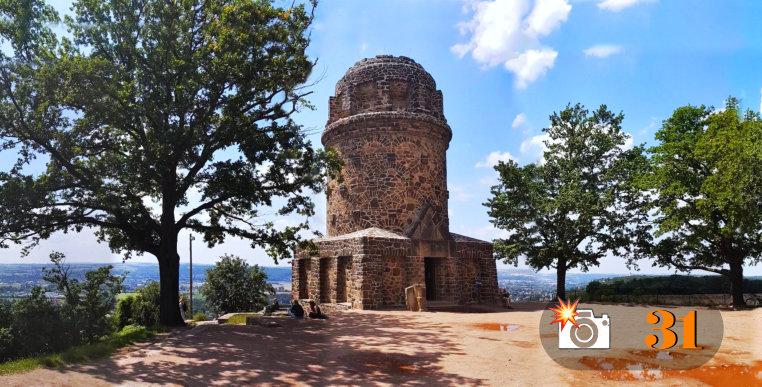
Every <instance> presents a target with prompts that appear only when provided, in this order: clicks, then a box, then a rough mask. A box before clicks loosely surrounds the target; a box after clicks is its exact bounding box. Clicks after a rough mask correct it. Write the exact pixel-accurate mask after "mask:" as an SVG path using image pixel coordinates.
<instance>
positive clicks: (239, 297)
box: [201, 255, 275, 314]
mask: <svg viewBox="0 0 762 387" xmlns="http://www.w3.org/2000/svg"><path fill="white" fill-rule="evenodd" d="M201 294H202V295H203V296H204V298H206V303H207V305H209V306H210V307H211V308H212V310H214V311H215V312H216V313H218V314H224V313H231V312H254V311H258V310H260V309H262V308H263V307H264V306H265V305H267V303H268V302H267V300H268V295H273V294H275V289H274V288H273V287H272V285H270V284H269V283H268V282H267V274H265V272H264V270H262V269H261V268H260V267H259V266H257V265H254V266H249V265H248V264H247V263H246V261H244V260H243V259H241V258H239V257H236V256H233V255H225V256H223V257H222V258H221V259H220V260H219V261H218V262H217V264H215V265H214V267H213V268H211V269H207V271H206V281H205V282H204V284H203V285H202V286H201Z"/></svg>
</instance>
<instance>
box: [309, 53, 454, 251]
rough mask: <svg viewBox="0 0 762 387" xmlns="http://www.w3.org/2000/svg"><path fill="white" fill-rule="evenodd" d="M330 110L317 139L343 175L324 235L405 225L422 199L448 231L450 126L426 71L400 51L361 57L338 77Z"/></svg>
mask: <svg viewBox="0 0 762 387" xmlns="http://www.w3.org/2000/svg"><path fill="white" fill-rule="evenodd" d="M329 117H330V118H329V119H328V124H327V125H326V129H325V132H324V133H323V145H324V146H325V147H330V148H335V149H336V150H338V152H339V153H340V154H341V156H342V157H343V159H344V160H345V162H346V165H345V167H344V171H343V178H344V182H343V183H342V184H331V185H330V188H331V192H332V194H331V195H330V196H329V197H328V218H327V228H328V235H329V236H334V235H341V234H347V233H350V232H354V231H359V230H362V229H366V228H369V227H378V228H381V229H384V230H389V231H393V232H397V233H405V232H406V231H407V228H408V227H409V226H410V225H411V224H412V222H413V219H414V218H415V215H416V212H418V211H420V210H421V209H422V207H423V206H426V205H428V206H430V207H431V209H430V211H431V217H432V220H433V222H434V223H433V224H434V225H435V226H436V228H437V229H438V230H439V229H441V235H439V237H446V236H447V230H448V218H447V161H446V159H445V152H446V151H447V148H448V146H449V143H450V138H451V137H452V132H451V131H450V127H449V126H448V125H447V122H446V121H445V118H444V114H443V113H442V92H441V91H438V90H437V89H436V84H435V83H434V79H433V78H432V77H431V75H429V73H427V72H426V71H425V70H424V69H423V67H422V66H421V65H419V64H418V63H416V62H414V61H413V60H412V59H408V58H405V57H398V58H395V57H392V56H380V57H376V58H373V59H365V60H362V61H360V62H358V63H357V64H356V65H354V66H353V67H352V68H350V69H349V71H347V73H346V75H344V77H343V78H341V79H340V80H339V82H338V83H337V84H336V96H335V97H331V98H330V116H329ZM431 237H433V235H432V236H431ZM428 239H433V238H428Z"/></svg>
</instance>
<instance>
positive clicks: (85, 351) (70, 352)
mask: <svg viewBox="0 0 762 387" xmlns="http://www.w3.org/2000/svg"><path fill="white" fill-rule="evenodd" d="M162 331H163V329H162V328H151V329H148V328H146V327H142V326H137V325H128V326H126V327H124V329H122V330H121V331H119V332H116V333H113V334H111V335H110V336H109V337H108V338H107V339H105V340H104V341H101V342H98V343H93V344H86V345H78V346H76V347H71V348H69V349H67V350H66V351H64V352H61V353H55V354H52V355H42V356H37V357H28V358H24V359H19V360H14V361H10V362H7V363H3V364H0V375H7V374H15V373H19V372H26V371H31V370H33V369H36V368H39V367H61V366H63V365H66V364H70V363H79V362H83V361H88V360H92V359H96V358H99V357H104V356H108V355H110V354H112V353H114V351H116V350H117V349H118V348H121V347H125V346H128V345H130V344H133V343H136V342H140V341H145V340H147V339H149V338H151V337H153V335H154V334H156V333H157V332H162Z"/></svg>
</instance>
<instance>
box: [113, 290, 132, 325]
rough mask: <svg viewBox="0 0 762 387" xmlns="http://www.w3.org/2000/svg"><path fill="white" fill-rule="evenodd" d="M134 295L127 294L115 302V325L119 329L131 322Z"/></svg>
mask: <svg viewBox="0 0 762 387" xmlns="http://www.w3.org/2000/svg"><path fill="white" fill-rule="evenodd" d="M134 304H135V296H127V297H125V298H123V299H121V300H119V302H117V304H116V325H117V327H118V328H119V329H122V328H124V327H126V326H127V325H130V324H132V323H133V320H134V318H133V312H134Z"/></svg>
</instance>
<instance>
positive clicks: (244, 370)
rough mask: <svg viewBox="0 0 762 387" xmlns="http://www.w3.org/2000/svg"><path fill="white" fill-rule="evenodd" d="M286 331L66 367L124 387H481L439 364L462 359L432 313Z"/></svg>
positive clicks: (195, 332)
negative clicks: (146, 386) (137, 386)
mask: <svg viewBox="0 0 762 387" xmlns="http://www.w3.org/2000/svg"><path fill="white" fill-rule="evenodd" d="M278 321H280V322H281V323H282V326H281V327H275V328H271V327H263V326H245V325H206V326H200V327H196V328H194V329H191V330H185V331H178V332H177V333H175V334H172V335H170V336H169V337H167V338H164V339H163V340H161V341H159V342H156V343H152V344H149V345H142V346H134V347H131V348H130V349H129V350H128V351H125V352H124V353H120V354H118V355H115V356H112V357H110V358H107V359H102V360H100V361H96V362H91V363H87V364H82V365H76V366H72V367H67V369H65V370H62V372H66V371H75V372H83V373H86V374H90V375H92V376H93V377H96V378H98V379H101V380H104V381H107V382H111V383H117V384H124V383H158V384H171V383H177V384H183V385H210V384H237V385H242V384H243V385H253V384H292V383H298V384H309V385H357V384H362V385H367V384H374V383H375V384H381V383H384V384H392V385H401V384H405V385H432V384H435V385H441V384H449V385H465V384H468V385H479V384H482V383H483V381H482V380H479V379H474V378H466V377H462V376H460V375H456V374H452V373H448V372H447V371H446V370H444V369H442V367H441V366H439V365H438V363H439V362H440V360H442V358H444V357H446V356H450V355H460V354H463V352H462V349H461V348H460V345H459V344H457V343H456V341H455V339H456V337H455V336H454V334H453V333H452V331H451V329H450V328H449V327H448V326H447V325H444V324H438V323H432V322H430V321H428V320H427V319H426V317H425V314H418V315H409V314H407V315H405V314H385V313H379V312H375V313H354V312H344V313H337V314H335V315H333V316H332V318H331V319H329V320H316V321H313V320H293V319H279V320H278Z"/></svg>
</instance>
